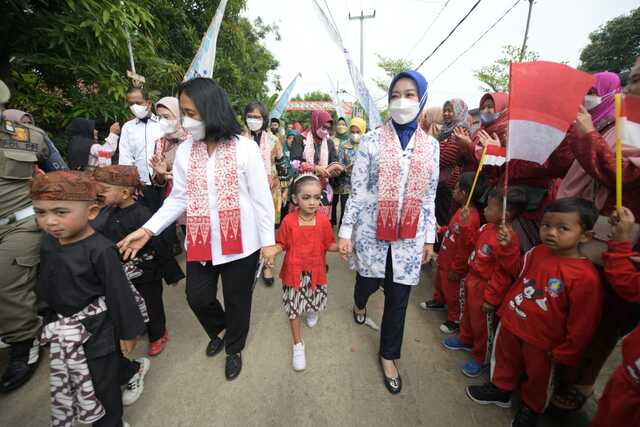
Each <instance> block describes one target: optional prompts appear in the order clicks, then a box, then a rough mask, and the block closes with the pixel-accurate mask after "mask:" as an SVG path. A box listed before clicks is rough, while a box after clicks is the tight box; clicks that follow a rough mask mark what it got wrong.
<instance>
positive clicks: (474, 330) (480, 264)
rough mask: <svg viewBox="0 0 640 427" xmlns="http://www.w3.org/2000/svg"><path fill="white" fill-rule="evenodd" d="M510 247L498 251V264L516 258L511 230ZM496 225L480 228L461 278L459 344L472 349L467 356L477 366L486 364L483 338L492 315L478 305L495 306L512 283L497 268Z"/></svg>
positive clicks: (491, 326) (487, 357) (516, 247)
mask: <svg viewBox="0 0 640 427" xmlns="http://www.w3.org/2000/svg"><path fill="white" fill-rule="evenodd" d="M510 235H511V241H512V243H513V244H512V246H511V247H510V249H509V250H508V251H504V250H503V251H502V252H503V253H502V254H501V255H500V258H501V259H500V263H501V264H502V263H504V264H505V265H509V264H513V263H516V262H517V261H518V259H519V258H520V250H519V247H520V242H519V240H518V236H517V235H516V233H515V232H514V231H513V230H511V231H510ZM499 247H500V244H499V243H498V226H497V225H495V224H485V225H483V226H482V227H481V228H480V232H479V234H478V237H477V239H476V243H475V248H474V249H473V251H472V252H471V255H470V256H469V273H468V274H467V276H466V277H465V279H464V299H463V301H464V306H463V309H462V323H461V325H460V337H459V339H460V341H461V342H463V343H464V344H467V345H470V346H472V350H471V356H472V357H473V358H474V359H475V360H476V362H478V363H480V364H485V363H489V351H488V350H490V348H488V346H487V339H488V337H489V329H491V330H492V329H493V326H494V325H493V324H492V322H493V317H494V316H493V315H489V316H487V315H486V314H485V313H483V312H482V303H483V302H485V301H486V302H488V303H489V304H491V305H493V306H496V307H497V306H499V305H500V304H501V303H502V299H503V297H504V295H505V293H506V292H507V290H508V288H509V285H511V283H512V280H511V277H509V275H507V274H506V273H505V272H504V270H503V269H502V268H498V264H499V262H498V248H499Z"/></svg>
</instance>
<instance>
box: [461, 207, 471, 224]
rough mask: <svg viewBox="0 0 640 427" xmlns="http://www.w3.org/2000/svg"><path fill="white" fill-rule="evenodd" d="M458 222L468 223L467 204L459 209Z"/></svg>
mask: <svg viewBox="0 0 640 427" xmlns="http://www.w3.org/2000/svg"><path fill="white" fill-rule="evenodd" d="M460 222H461V223H462V224H463V225H467V224H469V207H468V206H464V207H463V208H462V209H460Z"/></svg>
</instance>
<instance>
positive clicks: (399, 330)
mask: <svg viewBox="0 0 640 427" xmlns="http://www.w3.org/2000/svg"><path fill="white" fill-rule="evenodd" d="M389 88H390V89H389V112H390V116H391V120H388V121H387V122H386V123H385V124H384V125H383V126H381V127H380V128H378V129H375V130H374V131H371V132H369V133H367V134H366V135H365V136H364V137H363V138H362V141H361V142H360V147H359V149H358V152H357V154H356V160H355V164H354V166H353V172H352V176H351V195H350V197H349V200H348V201H347V207H346V210H345V214H344V218H343V221H342V226H341V227H340V233H339V237H340V241H339V248H340V252H341V254H342V256H343V257H344V258H345V259H346V258H347V257H350V261H351V268H353V269H355V270H357V273H358V274H357V275H356V284H355V291H354V307H353V318H354V321H355V322H356V323H357V324H360V325H362V324H364V323H365V322H366V320H367V311H366V307H367V301H368V299H369V297H370V296H371V295H373V294H374V293H375V292H376V291H377V290H378V288H379V287H380V285H381V284H382V286H384V298H385V301H384V313H383V316H382V327H381V333H380V351H379V357H380V359H379V362H380V367H381V370H382V374H383V379H384V384H385V386H386V388H387V390H389V392H391V393H393V394H396V393H399V392H400V391H401V388H402V380H401V378H400V373H399V372H398V369H397V367H396V365H395V360H397V359H399V358H400V350H401V347H402V337H403V333H404V322H405V315H406V309H407V303H408V301H409V294H410V292H411V289H412V288H413V287H414V286H416V285H417V284H418V282H419V280H420V267H421V264H424V263H426V262H428V261H429V260H430V259H431V257H432V255H433V243H434V242H435V236H436V219H435V203H434V201H435V197H436V188H437V185H438V173H439V168H438V163H439V158H440V150H439V145H438V141H437V140H435V139H434V138H433V137H431V136H429V135H427V133H426V132H425V131H424V130H423V129H422V128H421V127H420V126H418V117H419V115H420V111H421V110H422V109H423V108H424V105H425V103H426V99H427V81H426V80H425V78H424V77H423V76H422V75H421V74H420V73H418V72H417V71H405V72H402V73H400V74H398V75H397V76H395V77H394V78H393V80H392V81H391V84H390V86H389Z"/></svg>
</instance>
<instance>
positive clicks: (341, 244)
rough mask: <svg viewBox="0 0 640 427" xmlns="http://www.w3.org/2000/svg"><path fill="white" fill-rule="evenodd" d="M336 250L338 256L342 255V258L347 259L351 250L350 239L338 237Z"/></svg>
mask: <svg viewBox="0 0 640 427" xmlns="http://www.w3.org/2000/svg"><path fill="white" fill-rule="evenodd" d="M338 252H340V256H342V259H343V260H345V261H348V260H349V257H350V256H351V253H352V252H353V244H352V243H351V239H342V238H341V239H338Z"/></svg>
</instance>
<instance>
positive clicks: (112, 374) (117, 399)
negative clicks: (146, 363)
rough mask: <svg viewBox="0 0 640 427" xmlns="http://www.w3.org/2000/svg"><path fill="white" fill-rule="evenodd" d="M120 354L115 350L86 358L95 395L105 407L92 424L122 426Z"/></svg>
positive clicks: (103, 426) (111, 426) (112, 426)
mask: <svg viewBox="0 0 640 427" xmlns="http://www.w3.org/2000/svg"><path fill="white" fill-rule="evenodd" d="M120 356H121V355H120V353H119V352H117V351H116V352H113V353H111V354H108V355H106V356H103V357H98V358H95V359H88V360H87V365H89V372H90V373H91V379H92V381H93V388H94V389H95V392H96V397H97V398H98V400H99V401H100V403H102V406H104V409H105V414H104V417H102V418H100V419H99V420H98V421H97V422H95V423H93V424H92V425H93V426H96V427H120V426H122V391H121V390H120V378H119V377H120V375H121V373H122V371H121V370H120ZM132 363H135V362H132ZM136 365H137V364H136ZM125 383H126V382H125Z"/></svg>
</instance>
